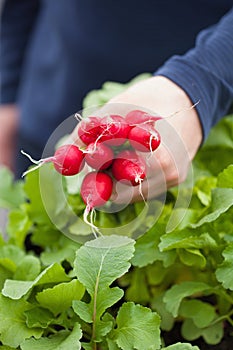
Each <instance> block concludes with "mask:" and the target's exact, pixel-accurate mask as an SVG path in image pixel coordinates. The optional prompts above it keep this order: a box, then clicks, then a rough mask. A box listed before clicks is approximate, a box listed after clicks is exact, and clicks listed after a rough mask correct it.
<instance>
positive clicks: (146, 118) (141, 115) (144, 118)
mask: <svg viewBox="0 0 233 350" xmlns="http://www.w3.org/2000/svg"><path fill="white" fill-rule="evenodd" d="M159 119H162V118H161V117H160V116H154V115H151V114H149V113H147V112H145V111H141V110H139V109H135V110H133V111H130V112H129V113H128V114H127V115H126V116H125V120H126V122H127V123H128V124H129V125H130V126H131V127H133V126H135V125H138V124H150V125H154V123H155V122H156V121H157V120H159Z"/></svg>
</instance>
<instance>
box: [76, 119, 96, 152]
mask: <svg viewBox="0 0 233 350" xmlns="http://www.w3.org/2000/svg"><path fill="white" fill-rule="evenodd" d="M100 120H101V119H100V118H98V117H94V116H90V117H88V118H86V119H82V120H81V121H80V123H79V124H78V136H79V138H80V139H81V140H82V142H83V143H84V144H85V145H89V143H92V142H95V141H96V139H97V138H98V136H99V134H100V132H101V130H100Z"/></svg>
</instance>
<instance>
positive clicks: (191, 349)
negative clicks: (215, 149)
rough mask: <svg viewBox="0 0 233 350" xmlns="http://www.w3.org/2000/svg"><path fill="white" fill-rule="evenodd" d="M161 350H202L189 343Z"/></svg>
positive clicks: (177, 344)
mask: <svg viewBox="0 0 233 350" xmlns="http://www.w3.org/2000/svg"><path fill="white" fill-rule="evenodd" d="M161 350H200V349H199V347H198V346H193V345H191V344H188V343H176V344H173V345H169V346H166V348H162V349H161Z"/></svg>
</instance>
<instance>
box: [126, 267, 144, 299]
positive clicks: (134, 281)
mask: <svg viewBox="0 0 233 350" xmlns="http://www.w3.org/2000/svg"><path fill="white" fill-rule="evenodd" d="M139 286H140V288H139ZM125 296H126V298H127V300H131V301H134V302H136V303H140V304H146V303H148V302H149V301H150V294H149V288H148V285H147V280H146V274H145V271H144V270H143V269H134V270H133V271H132V273H131V279H130V286H129V287H128V289H127V291H126V295H125Z"/></svg>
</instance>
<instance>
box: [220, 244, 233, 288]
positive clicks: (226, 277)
mask: <svg viewBox="0 0 233 350" xmlns="http://www.w3.org/2000/svg"><path fill="white" fill-rule="evenodd" d="M222 254H223V257H224V261H223V263H222V264H221V265H220V266H219V267H218V268H217V270H216V277H217V280H218V281H219V282H221V283H222V285H223V287H224V288H226V289H228V288H229V289H231V290H233V278H232V271H233V243H229V245H228V246H227V247H226V248H225V250H224V251H223V253H222Z"/></svg>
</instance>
